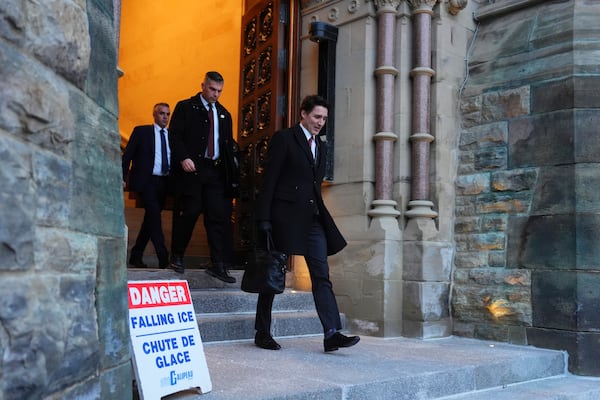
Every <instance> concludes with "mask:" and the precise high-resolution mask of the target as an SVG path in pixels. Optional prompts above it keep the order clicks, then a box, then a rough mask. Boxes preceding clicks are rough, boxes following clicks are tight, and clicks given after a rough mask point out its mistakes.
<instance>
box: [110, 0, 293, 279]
mask: <svg viewBox="0 0 600 400" xmlns="http://www.w3.org/2000/svg"><path fill="white" fill-rule="evenodd" d="M206 3H207V2H206V1H203V2H198V1H194V0H185V1H181V2H178V6H177V7H176V8H170V9H168V10H166V9H165V8H164V7H163V6H162V5H160V4H159V3H156V4H155V3H148V4H146V3H139V2H123V3H122V4H121V8H120V21H121V22H120V37H119V68H120V70H121V71H122V72H123V76H122V77H121V78H120V80H119V107H120V110H119V129H120V133H121V138H122V146H124V145H125V144H126V142H127V140H128V138H129V136H130V134H131V131H132V130H133V128H134V127H135V126H136V125H141V124H149V123H151V122H152V106H153V105H154V104H155V103H157V102H166V103H169V104H170V105H171V110H173V108H174V107H175V104H176V103H177V101H179V100H181V99H185V98H188V97H190V96H192V95H194V94H196V93H197V92H198V91H200V84H201V81H202V78H203V76H204V73H205V72H206V71H209V70H217V71H219V72H221V73H222V74H223V76H224V77H225V87H224V91H223V95H222V96H221V99H220V101H221V103H223V104H224V105H225V107H227V108H228V109H229V110H230V111H231V113H232V115H233V116H234V134H236V133H237V135H236V136H237V137H236V139H237V140H238V142H239V144H240V149H241V157H242V163H241V164H242V193H241V195H240V198H239V199H238V200H237V201H236V212H235V215H234V219H235V232H236V251H238V252H240V253H243V252H245V251H247V250H248V249H249V248H251V246H252V243H253V240H254V239H253V232H252V231H253V199H254V192H255V190H254V188H255V185H256V184H258V179H257V177H259V175H260V167H259V163H260V161H261V157H262V155H261V154H262V153H261V151H262V150H261V149H265V148H266V147H265V146H266V144H267V143H268V137H269V136H270V135H272V133H273V132H274V131H275V130H277V129H280V128H281V127H282V126H283V125H284V124H285V123H287V122H288V116H289V115H290V112H289V109H290V108H291V107H292V104H290V102H289V101H287V98H290V97H291V96H288V93H289V92H290V91H291V90H293V87H291V85H289V84H288V82H289V81H290V79H289V76H290V74H291V73H293V72H292V71H293V69H292V68H289V59H291V57H292V54H293V51H290V50H289V48H290V47H293V46H294V45H293V43H294V42H295V41H297V40H294V36H293V35H292V34H291V32H292V31H293V24H292V23H290V20H291V19H292V17H291V16H292V15H295V13H296V12H297V10H296V8H295V7H296V6H295V3H294V2H288V1H273V0H247V1H244V2H241V1H239V0H225V1H220V2H219V6H218V7H210V11H209V12H207V4H206ZM291 9H292V10H291ZM284 16H285V17H287V20H285V19H284ZM253 24H254V25H253ZM252 26H254V28H255V30H254V35H255V36H254V37H255V41H254V44H252V43H251V42H249V41H248V40H249V38H251V37H252V35H253V33H252ZM124 200H125V218H126V223H127V226H128V229H129V245H128V248H131V246H132V244H133V241H134V240H135V236H136V235H137V232H138V231H139V227H140V225H141V221H142V219H143V213H144V210H143V209H142V208H138V207H136V201H135V200H134V199H133V198H132V196H130V195H129V193H127V192H126V193H125V199H124ZM163 230H164V232H165V238H166V240H167V247H169V246H170V236H171V213H170V212H169V211H166V212H164V213H163ZM145 254H146V257H145V261H146V263H147V264H148V265H149V266H150V267H154V266H157V260H156V257H154V249H153V247H152V245H150V246H148V247H147V249H146V252H145ZM208 260H209V251H208V246H207V243H206V235H205V232H204V228H203V225H202V221H198V223H197V225H196V229H195V231H194V235H193V239H192V241H191V242H190V245H189V247H188V250H187V252H186V265H190V267H192V268H193V267H199V266H202V265H204V264H206V263H207V262H208Z"/></svg>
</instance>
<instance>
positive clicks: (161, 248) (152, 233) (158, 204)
mask: <svg viewBox="0 0 600 400" xmlns="http://www.w3.org/2000/svg"><path fill="white" fill-rule="evenodd" d="M167 183H168V178H167V177H164V176H156V175H154V176H153V177H152V179H151V180H150V181H149V182H148V184H147V185H146V187H145V188H144V189H143V190H142V191H141V192H137V193H138V196H140V197H141V199H142V202H143V204H144V210H145V211H144V220H143V222H142V226H141V227H140V231H139V233H138V236H137V238H136V240H135V244H134V245H133V247H132V248H131V258H133V259H138V260H141V259H142V255H143V254H144V250H145V249H146V245H147V244H148V241H152V244H153V245H154V250H155V251H156V255H157V257H158V259H159V262H160V263H161V264H162V263H166V262H167V260H168V258H169V255H168V252H167V247H166V246H165V236H164V234H163V230H162V220H161V212H162V210H163V207H164V206H165V199H166V197H167Z"/></svg>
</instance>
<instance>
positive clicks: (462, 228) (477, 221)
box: [454, 217, 481, 233]
mask: <svg viewBox="0 0 600 400" xmlns="http://www.w3.org/2000/svg"><path fill="white" fill-rule="evenodd" d="M454 231H455V232H456V233H472V232H480V231H481V217H457V218H456V219H455V220H454Z"/></svg>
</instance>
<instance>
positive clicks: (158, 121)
mask: <svg viewBox="0 0 600 400" xmlns="http://www.w3.org/2000/svg"><path fill="white" fill-rule="evenodd" d="M152 115H153V117H154V124H152V125H140V126H136V127H135V128H134V129H133V132H132V133H131V136H130V138H129V142H127V147H126V148H125V152H124V153H123V157H122V167H123V187H125V186H126V183H125V182H126V181H127V179H128V176H129V190H131V191H132V192H136V194H137V196H138V198H139V199H140V200H141V201H142V203H143V205H144V210H145V211H144V220H143V222H142V226H141V227H140V232H139V233H138V236H137V239H136V241H135V245H134V246H133V247H132V248H131V251H130V257H129V264H131V265H133V266H134V267H138V268H142V267H146V264H145V263H144V261H143V259H142V256H143V254H144V249H145V248H146V245H147V244H148V241H150V240H151V241H152V244H153V245H154V249H155V251H156V256H157V257H158V265H159V267H161V268H166V267H167V266H168V265H169V253H168V251H167V248H166V246H165V237H164V234H163V230H162V222H161V212H162V209H163V207H164V205H165V199H166V197H167V190H168V176H169V170H170V159H171V150H170V148H169V139H168V134H169V133H168V130H167V123H168V122H169V116H170V115H171V111H170V109H169V105H168V104H167V103H158V104H156V105H154V108H153V112H152ZM131 164H133V165H132V166H131V171H129V167H130V165H131Z"/></svg>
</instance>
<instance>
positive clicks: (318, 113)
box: [300, 106, 327, 135]
mask: <svg viewBox="0 0 600 400" xmlns="http://www.w3.org/2000/svg"><path fill="white" fill-rule="evenodd" d="M300 115H301V116H302V121H300V122H301V124H302V126H304V127H305V128H306V130H307V131H309V132H310V134H311V135H317V134H318V133H319V132H321V128H323V125H325V122H327V108H325V107H323V106H315V108H313V109H312V111H311V112H309V113H307V112H306V111H301V112H300Z"/></svg>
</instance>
